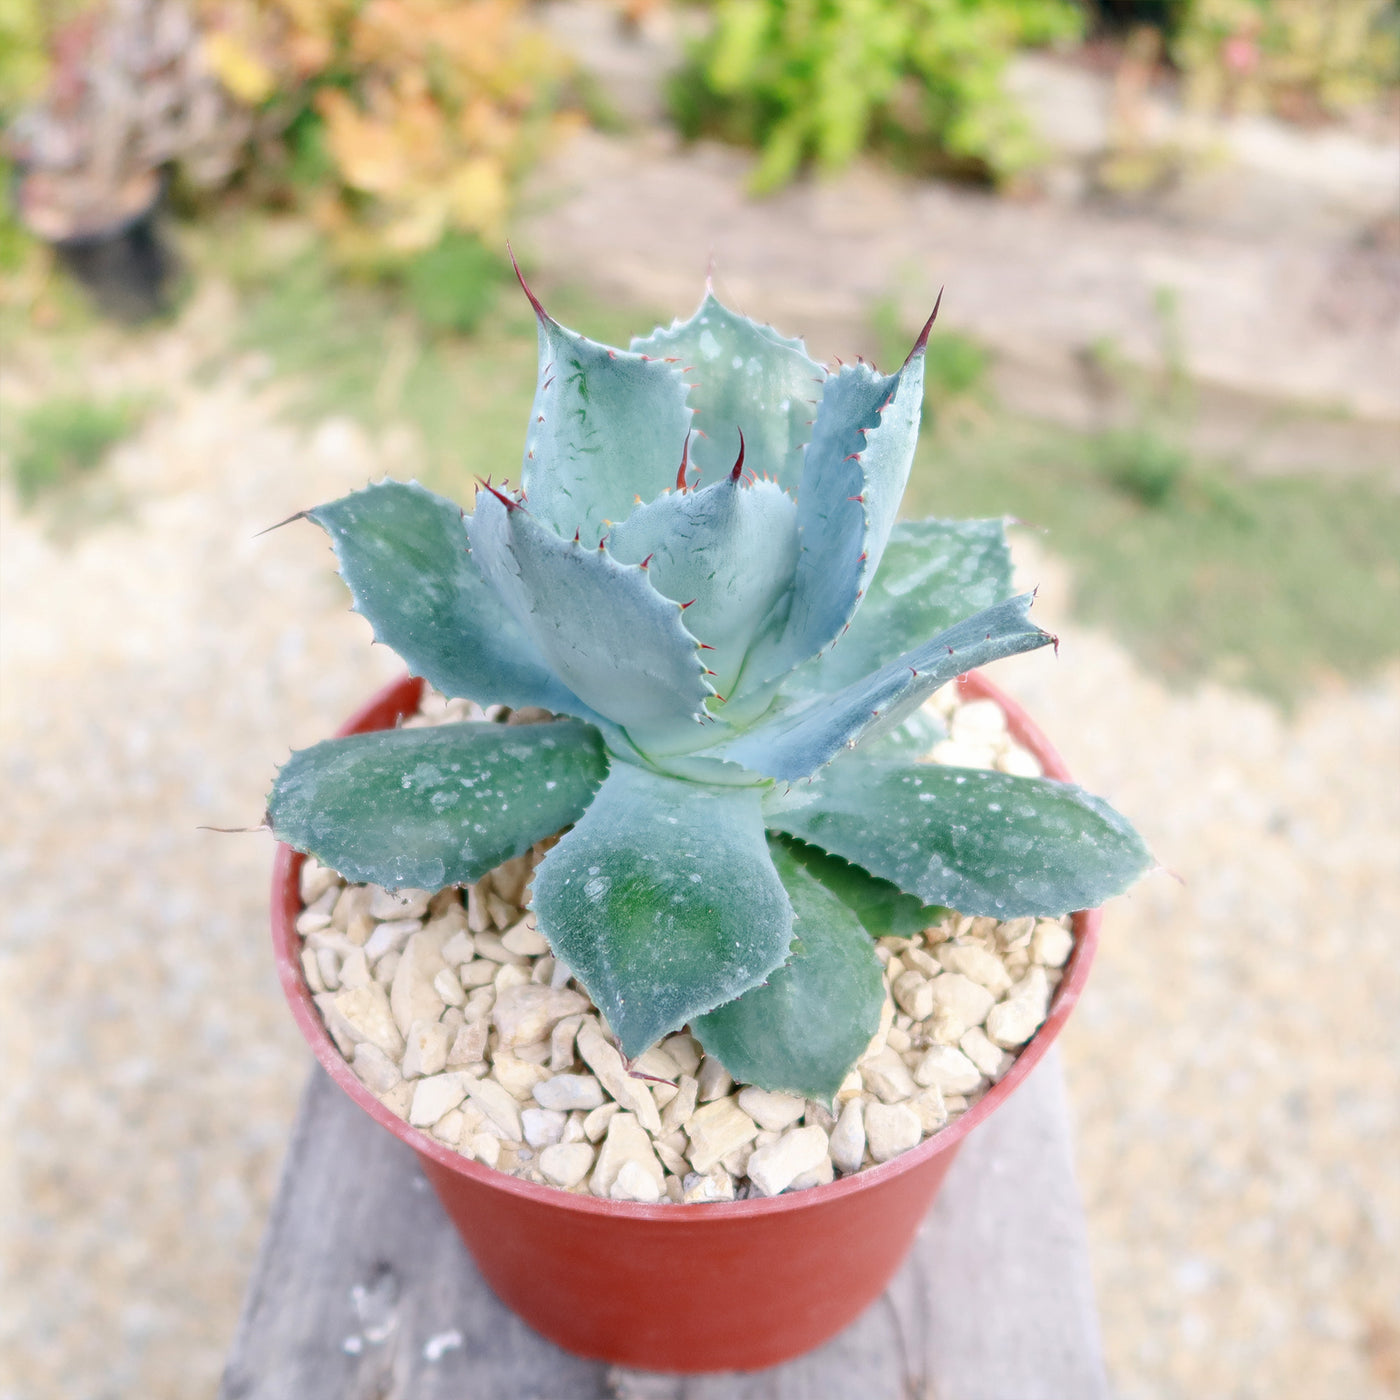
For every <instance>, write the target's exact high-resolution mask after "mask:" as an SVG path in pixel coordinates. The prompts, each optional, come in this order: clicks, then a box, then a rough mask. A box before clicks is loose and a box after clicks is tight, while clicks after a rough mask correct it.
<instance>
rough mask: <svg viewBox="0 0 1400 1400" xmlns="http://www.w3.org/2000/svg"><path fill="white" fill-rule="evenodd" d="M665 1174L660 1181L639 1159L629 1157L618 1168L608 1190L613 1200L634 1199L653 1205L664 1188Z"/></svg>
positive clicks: (640, 1203) (609, 1196) (643, 1203)
mask: <svg viewBox="0 0 1400 1400" xmlns="http://www.w3.org/2000/svg"><path fill="white" fill-rule="evenodd" d="M665 1180H666V1178H665V1174H664V1173H663V1174H662V1178H661V1180H660V1181H657V1179H656V1177H655V1175H654V1174H653V1173H652V1172H649V1171H648V1170H647V1169H646V1167H645V1166H644V1165H643V1164H642V1163H641V1162H639V1161H637V1160H635V1159H633V1158H629V1159H628V1160H627V1161H625V1162H624V1163H623V1164H622V1166H621V1167H620V1168H619V1169H618V1173H617V1178H616V1180H614V1182H613V1184H612V1187H611V1189H610V1190H609V1191H608V1198H609V1199H610V1200H614V1201H636V1202H637V1203H638V1204H639V1205H647V1206H651V1205H655V1204H656V1203H657V1202H658V1201H659V1200H660V1199H661V1196H662V1192H663V1191H664V1189H665Z"/></svg>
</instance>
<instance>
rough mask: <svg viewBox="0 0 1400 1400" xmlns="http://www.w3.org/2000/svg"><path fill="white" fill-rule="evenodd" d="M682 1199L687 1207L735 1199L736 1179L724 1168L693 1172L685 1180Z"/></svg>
mask: <svg viewBox="0 0 1400 1400" xmlns="http://www.w3.org/2000/svg"><path fill="white" fill-rule="evenodd" d="M681 1199H682V1200H683V1201H684V1202H685V1203H686V1204H687V1205H700V1204H705V1203H708V1202H711V1201H732V1200H733V1199H734V1178H733V1177H732V1176H730V1175H729V1173H728V1172H727V1171H725V1169H724V1168H723V1167H711V1168H710V1170H709V1171H707V1172H691V1173H689V1175H687V1176H686V1177H685V1178H684V1181H683V1189H682V1194H681Z"/></svg>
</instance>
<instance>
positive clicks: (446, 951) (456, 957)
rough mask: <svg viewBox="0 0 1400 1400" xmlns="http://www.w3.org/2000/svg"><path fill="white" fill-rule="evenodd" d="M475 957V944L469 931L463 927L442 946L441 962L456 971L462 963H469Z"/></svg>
mask: <svg viewBox="0 0 1400 1400" xmlns="http://www.w3.org/2000/svg"><path fill="white" fill-rule="evenodd" d="M475 956H476V944H475V943H474V942H473V941H472V935H471V931H470V930H469V929H468V928H466V927H465V926H463V927H462V928H459V929H458V930H457V931H456V933H454V934H453V935H452V937H451V938H449V939H448V940H447V942H446V943H444V944H443V945H442V960H443V962H445V963H446V964H447V965H448V967H450V968H452V969H453V971H456V969H457V968H459V967H461V965H462V964H463V963H469V962H471V960H472V959H473V958H474V957H475Z"/></svg>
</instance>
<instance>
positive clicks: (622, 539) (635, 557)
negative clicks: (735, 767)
mask: <svg viewBox="0 0 1400 1400" xmlns="http://www.w3.org/2000/svg"><path fill="white" fill-rule="evenodd" d="M608 549H609V550H610V551H611V553H612V555H613V557H614V558H616V559H619V560H621V561H622V562H623V563H627V564H640V563H642V561H643V560H647V559H649V560H650V563H649V564H648V566H647V577H648V578H650V579H651V583H652V586H653V587H654V588H655V589H656V591H657V592H658V593H661V594H664V595H665V596H666V597H667V598H670V599H671V600H672V601H673V602H677V603H685V604H686V613H685V626H686V630H687V631H688V632H689V633H690V634H691V635H692V636H693V637H695V638H696V639H697V640H698V641H701V642H705V643H706V644H707V645H708V646H709V648H710V649H709V650H708V651H707V652H706V654H705V662H706V664H707V665H708V666H709V668H710V670H712V671H713V672H714V673H715V675H714V686H715V689H716V690H717V691H718V692H719V693H720V694H721V695H727V694H728V692H729V689H730V687H731V686H732V684H733V682H734V679H735V677H736V676H737V675H738V672H739V667H740V666H741V665H742V664H743V660H744V657H745V655H746V654H747V652H748V649H749V645H750V643H751V642H752V640H753V638H754V637H755V636H757V635H758V633H759V632H760V631H761V630H762V628H763V626H764V624H765V623H766V622H768V620H769V619H770V618H771V617H772V616H773V614H774V611H775V610H776V609H777V608H778V607H779V606H780V605H781V604H782V603H783V602H784V600H785V599H786V597H787V594H788V592H789V590H790V589H791V587H792V574H793V569H794V568H795V567H796V564H797V506H796V504H795V503H794V502H793V499H792V497H791V496H789V495H788V494H787V493H786V492H785V491H783V489H782V488H781V487H780V486H777V485H776V484H774V483H773V482H771V481H760V482H757V483H756V484H754V485H752V486H750V485H746V484H745V483H743V482H741V481H735V480H733V479H732V478H731V477H725V478H724V479H723V480H722V481H716V482H714V483H713V484H712V485H710V486H704V487H701V489H700V490H698V491H685V492H674V493H673V494H671V495H667V496H662V497H661V498H660V499H658V500H656V501H653V502H651V503H650V504H648V505H644V506H638V507H637V509H636V510H634V511H633V512H632V514H631V515H630V516H628V518H627V519H626V520H625V521H623V522H622V524H621V525H618V526H617V527H616V528H615V529H614V530H613V532H612V534H611V535H609V536H608Z"/></svg>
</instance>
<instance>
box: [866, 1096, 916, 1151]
mask: <svg viewBox="0 0 1400 1400" xmlns="http://www.w3.org/2000/svg"><path fill="white" fill-rule="evenodd" d="M923 1135H924V1128H923V1124H922V1123H920V1121H919V1115H918V1114H917V1113H915V1112H914V1110H913V1109H912V1108H910V1107H909V1105H908V1104H904V1103H895V1104H883V1103H872V1104H869V1105H867V1107H866V1110H865V1136H866V1142H867V1143H868V1145H869V1148H870V1155H871V1156H872V1157H873V1158H874V1159H875V1160H876V1161H877V1162H888V1161H890V1160H891V1159H892V1158H894V1157H898V1156H899V1154H900V1153H901V1152H908V1151H909V1149H910V1148H911V1147H917V1146H918V1145H919V1142H920V1140H921V1139H922V1137H923Z"/></svg>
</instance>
